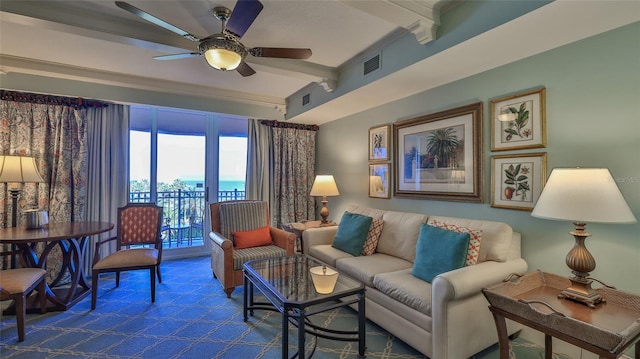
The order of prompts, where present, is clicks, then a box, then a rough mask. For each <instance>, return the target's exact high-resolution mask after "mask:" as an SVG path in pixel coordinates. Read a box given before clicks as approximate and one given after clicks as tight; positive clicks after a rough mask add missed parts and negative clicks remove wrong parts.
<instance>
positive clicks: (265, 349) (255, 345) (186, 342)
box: [0, 257, 560, 359]
mask: <svg viewBox="0 0 640 359" xmlns="http://www.w3.org/2000/svg"><path fill="white" fill-rule="evenodd" d="M162 278H163V282H162V284H159V285H158V286H157V293H156V303H155V304H152V303H151V300H150V295H149V275H148V272H146V271H136V272H128V273H123V274H122V277H121V282H120V288H117V289H116V288H115V287H114V286H115V277H114V276H108V275H105V276H103V277H101V282H100V287H99V293H98V304H97V308H96V310H94V311H91V310H90V304H91V303H90V302H91V298H90V296H89V297H86V298H85V299H84V300H82V301H81V302H80V303H78V304H77V305H76V306H74V307H73V308H71V309H70V310H68V311H66V312H56V313H47V314H45V315H41V314H29V315H28V316H27V323H26V339H25V341H24V342H22V343H18V342H17V331H16V327H15V317H14V316H12V315H11V316H2V320H1V327H0V328H1V329H0V357H2V358H30V359H33V358H56V359H59V358H131V359H137V358H233V359H244V358H280V357H281V333H280V328H281V324H280V316H279V314H278V313H277V312H271V311H257V312H256V314H255V316H254V317H251V318H250V319H249V321H248V322H246V323H245V322H244V321H243V320H242V288H241V287H238V288H237V289H236V291H235V292H234V293H233V296H232V298H231V299H227V298H226V296H225V294H224V292H223V291H222V289H221V286H220V284H219V282H218V281H217V280H214V279H213V277H212V275H211V270H210V268H209V258H208V257H200V258H193V259H183V260H178V261H167V262H165V263H163V265H162ZM2 304H3V307H4V306H6V305H7V304H8V302H2ZM313 321H314V323H316V324H324V325H329V324H330V325H331V327H338V328H342V329H349V330H354V329H355V328H356V320H355V315H354V312H353V311H351V310H350V309H345V308H343V309H336V310H333V311H330V312H327V313H324V314H319V315H317V316H315V317H314V318H313ZM295 336H296V334H295V332H294V329H293V328H292V329H291V332H290V339H289V343H290V344H291V345H294V344H296V341H295ZM307 343H308V347H307V353H310V352H311V351H312V350H313V348H314V346H315V354H314V355H313V357H314V358H355V357H357V351H358V348H357V343H351V342H335V341H329V340H326V339H319V340H318V341H317V343H315V339H314V338H313V337H311V336H309V337H307ZM366 343H367V352H366V355H367V358H393V359H405V358H406V359H410V358H424V356H422V355H420V354H419V353H418V352H416V351H415V350H413V349H412V348H411V347H409V346H408V345H406V344H405V343H403V342H402V341H400V340H398V339H396V338H395V337H393V336H392V335H390V334H388V333H387V332H386V331H384V330H383V329H381V328H380V327H378V326H377V325H375V324H373V323H371V322H367V338H366ZM314 344H315V345H314ZM295 351H296V349H295V348H294V347H293V346H292V347H291V348H290V350H289V352H290V353H294V352H295ZM511 357H512V358H519V359H520V358H524V359H528V358H542V357H543V355H542V350H541V348H539V347H537V346H535V345H532V344H530V343H528V342H526V341H522V340H518V339H517V340H515V341H513V343H512V355H511ZM475 358H478V359H480V358H483V359H485V358H486V359H494V358H498V353H497V346H494V347H492V348H489V349H487V350H486V351H484V352H483V353H479V354H478V355H476V356H475ZM558 358H560V357H558Z"/></svg>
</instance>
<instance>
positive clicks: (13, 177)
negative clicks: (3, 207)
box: [0, 156, 44, 227]
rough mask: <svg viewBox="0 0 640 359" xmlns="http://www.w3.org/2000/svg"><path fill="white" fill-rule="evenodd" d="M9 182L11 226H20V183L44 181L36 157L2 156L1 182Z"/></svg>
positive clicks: (0, 157)
mask: <svg viewBox="0 0 640 359" xmlns="http://www.w3.org/2000/svg"><path fill="white" fill-rule="evenodd" d="M2 182H4V183H7V187H8V189H9V193H11V200H12V202H11V206H12V207H11V210H12V211H11V226H12V227H17V226H18V197H19V196H20V186H19V185H18V183H31V182H44V179H43V178H42V176H40V173H39V172H38V167H37V166H36V159H35V158H34V157H24V156H0V183H2Z"/></svg>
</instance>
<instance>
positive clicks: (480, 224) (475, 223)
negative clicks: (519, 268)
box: [383, 216, 513, 263]
mask: <svg viewBox="0 0 640 359" xmlns="http://www.w3.org/2000/svg"><path fill="white" fill-rule="evenodd" d="M432 221H438V222H441V223H447V224H455V225H457V226H460V227H467V228H473V229H479V230H481V231H482V245H481V246H480V253H479V254H478V263H481V262H484V261H488V260H492V261H498V262H505V261H506V260H507V259H508V254H509V247H510V246H511V237H512V235H513V229H512V228H511V226H509V225H508V224H506V223H502V222H492V221H484V220H479V219H466V218H455V217H443V216H431V217H429V223H431V222H432ZM383 234H384V233H383Z"/></svg>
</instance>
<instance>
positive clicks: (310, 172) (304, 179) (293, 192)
mask: <svg viewBox="0 0 640 359" xmlns="http://www.w3.org/2000/svg"><path fill="white" fill-rule="evenodd" d="M260 123H261V124H263V125H266V126H271V127H272V136H273V139H272V151H273V164H272V173H273V196H274V201H273V203H272V205H271V216H272V218H273V219H274V220H275V222H276V223H275V224H276V226H277V227H282V224H285V223H291V222H298V221H300V220H304V219H315V209H314V206H315V204H314V203H315V202H314V201H313V199H312V197H310V196H309V191H311V186H312V185H313V180H314V178H315V159H316V131H317V130H318V126H315V125H301V124H293V123H282V122H278V121H267V120H262V121H260Z"/></svg>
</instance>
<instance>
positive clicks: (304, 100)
mask: <svg viewBox="0 0 640 359" xmlns="http://www.w3.org/2000/svg"><path fill="white" fill-rule="evenodd" d="M309 102H311V94H310V93H308V94H306V95H304V96H302V106H306V105H308V104H309Z"/></svg>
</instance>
